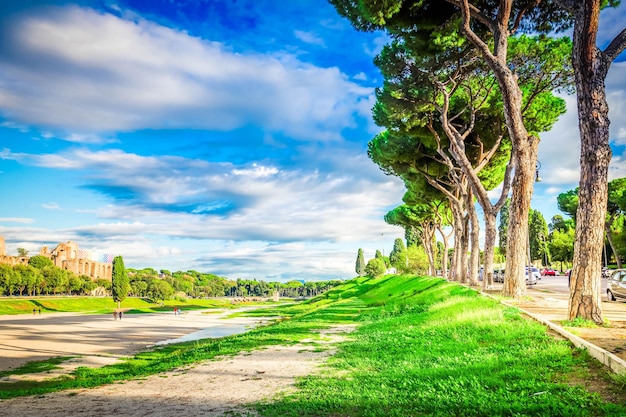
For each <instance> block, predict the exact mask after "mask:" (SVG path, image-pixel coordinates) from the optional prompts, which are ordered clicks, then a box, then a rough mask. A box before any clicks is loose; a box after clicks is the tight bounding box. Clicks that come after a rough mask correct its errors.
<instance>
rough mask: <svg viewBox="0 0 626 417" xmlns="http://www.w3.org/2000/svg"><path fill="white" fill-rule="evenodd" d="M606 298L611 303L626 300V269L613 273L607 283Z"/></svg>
mask: <svg viewBox="0 0 626 417" xmlns="http://www.w3.org/2000/svg"><path fill="white" fill-rule="evenodd" d="M606 298H608V300H609V301H617V299H618V298H622V299H624V300H626V269H617V270H615V271H613V273H612V274H611V276H610V277H609V279H608V281H607V283H606Z"/></svg>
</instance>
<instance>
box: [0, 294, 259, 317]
mask: <svg viewBox="0 0 626 417" xmlns="http://www.w3.org/2000/svg"><path fill="white" fill-rule="evenodd" d="M256 304H258V303H256ZM243 305H246V303H239V304H232V303H231V302H230V301H229V300H227V299H188V300H182V301H181V300H168V301H165V302H164V303H163V304H161V303H153V302H150V301H148V300H146V299H143V298H127V299H126V300H124V301H123V302H122V306H121V307H122V309H124V310H128V311H127V312H128V313H154V312H162V311H172V310H173V308H174V307H178V308H181V309H183V310H198V309H206V308H237V307H241V306H243ZM116 308H117V303H115V302H114V301H113V299H112V298H111V297H83V296H80V297H79V296H75V297H69V296H65V297H62V296H59V297H10V298H2V299H0V315H13V314H33V309H35V310H41V313H42V314H43V313H59V312H66V313H83V314H105V313H110V312H111V311H113V310H115V309H116Z"/></svg>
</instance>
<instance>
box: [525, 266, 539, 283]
mask: <svg viewBox="0 0 626 417" xmlns="http://www.w3.org/2000/svg"><path fill="white" fill-rule="evenodd" d="M526 270H528V267H526ZM530 270H531V272H532V274H533V276H534V277H535V281H539V280H540V279H541V272H539V268H536V267H534V266H531V267H530Z"/></svg>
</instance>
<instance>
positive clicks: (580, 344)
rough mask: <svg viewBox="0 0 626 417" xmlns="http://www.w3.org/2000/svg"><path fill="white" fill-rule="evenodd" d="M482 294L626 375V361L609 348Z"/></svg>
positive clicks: (611, 368) (517, 307)
mask: <svg viewBox="0 0 626 417" xmlns="http://www.w3.org/2000/svg"><path fill="white" fill-rule="evenodd" d="M480 294H482V295H485V296H487V297H489V298H492V299H494V300H496V301H499V302H500V304H504V305H505V306H508V307H514V308H516V309H518V310H520V311H521V312H522V313H523V314H525V315H526V316H528V317H530V318H532V319H533V320H537V321H538V322H539V323H542V324H545V325H546V326H548V327H549V328H550V329H552V330H554V331H555V332H557V333H558V334H560V335H561V336H563V337H565V338H566V339H568V340H569V341H570V342H572V344H573V345H574V346H576V347H577V348H583V349H586V350H587V352H588V353H589V355H591V356H592V357H594V358H595V359H597V360H598V361H600V363H602V364H603V365H604V366H606V367H608V368H609V369H610V370H611V371H613V372H614V373H616V374H624V375H626V361H624V360H622V359H620V358H619V357H617V356H616V355H614V354H612V353H611V352H609V351H607V350H604V349H602V348H601V347H599V346H596V345H594V344H593V343H590V342H588V341H587V340H585V339H583V338H581V337H578V336H576V335H575V334H573V333H570V332H568V331H567V330H565V329H564V328H562V327H561V326H559V325H557V324H554V323H552V322H551V321H550V320H546V319H544V318H542V317H541V316H539V315H537V314H534V313H531V312H529V311H526V310H524V309H523V308H521V307H519V306H517V305H515V304H511V303H508V302H506V301H504V300H500V299H498V298H496V297H494V296H493V295H491V294H487V293H485V292H482V291H480Z"/></svg>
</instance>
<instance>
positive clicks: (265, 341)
mask: <svg viewBox="0 0 626 417" xmlns="http://www.w3.org/2000/svg"><path fill="white" fill-rule="evenodd" d="M254 313H255V314H262V315H271V314H279V315H281V316H282V317H283V318H284V319H283V320H281V321H280V322H278V323H276V324H273V325H270V326H266V327H262V328H257V329H254V330H252V331H250V332H248V333H246V334H243V335H236V336H230V337H226V338H222V339H218V340H203V341H199V342H190V343H184V344H178V345H169V346H165V347H162V348H159V349H156V350H154V351H152V352H146V353H142V354H139V355H137V356H136V357H134V358H133V359H130V360H128V361H125V362H121V363H118V364H115V365H111V366H106V367H103V368H99V369H86V368H81V369H79V370H78V371H76V372H75V374H73V375H71V376H70V377H66V378H63V379H59V380H55V381H45V382H39V383H33V382H22V383H19V384H0V397H2V398H8V397H13V396H18V395H27V394H41V393H45V392H50V391H55V390H59V389H66V388H74V387H89V386H96V385H100V384H104V383H110V382H114V381H117V380H124V379H129V378H136V377H141V376H145V375H150V374H155V373H159V372H162V371H165V370H169V369H173V368H175V367H178V366H181V365H185V364H189V363H193V362H198V361H202V360H206V359H210V358H213V357H216V356H220V355H228V354H232V353H236V352H240V351H242V350H250V349H256V348H262V347H266V346H271V345H277V344H292V343H297V342H298V341H299V340H302V339H304V338H310V337H312V336H314V335H315V333H314V330H315V329H320V328H323V327H327V326H332V325H334V324H345V323H358V324H359V325H360V326H359V327H358V329H357V331H356V332H354V333H352V334H351V337H350V340H348V341H346V342H343V343H341V344H340V346H339V349H338V352H337V354H336V355H335V356H333V357H332V358H331V359H330V361H329V363H328V364H327V366H326V368H325V372H324V373H323V374H320V375H313V376H308V377H305V378H302V379H300V380H299V381H298V387H299V388H300V389H299V390H298V391H297V392H295V393H293V394H290V395H287V396H284V397H281V398H278V399H274V400H272V401H269V402H267V403H262V404H253V405H251V406H252V407H254V408H255V409H256V411H257V412H258V413H259V414H260V415H261V416H385V417H387V416H626V395H624V394H623V393H624V391H625V387H626V377H625V376H614V375H611V374H609V373H608V372H607V371H605V370H604V369H603V368H599V371H598V367H597V363H596V362H594V360H593V359H591V358H590V357H589V356H588V355H587V354H586V353H585V352H584V351H581V350H578V349H574V348H573V347H572V346H571V345H570V344H569V343H568V342H566V341H562V340H557V339H555V338H553V337H552V336H550V335H549V334H547V333H546V329H545V327H544V326H542V325H540V324H538V323H536V322H534V321H531V320H529V319H526V318H524V317H523V316H522V315H521V314H520V312H519V311H518V310H517V309H514V308H510V307H505V306H503V305H501V304H499V303H498V302H497V301H495V300H492V299H488V298H485V297H482V296H480V295H479V294H477V293H476V292H475V291H473V290H471V289H468V288H465V287H461V286H459V285H457V284H454V283H449V282H446V281H445V280H442V279H438V278H425V277H415V276H388V277H383V278H379V279H369V278H358V279H354V280H351V281H349V282H346V283H345V284H343V285H341V286H339V287H336V288H334V289H332V290H331V291H329V292H327V293H325V294H323V295H322V296H320V297H318V298H315V299H312V300H308V301H306V302H303V303H299V304H295V305H289V306H278V307H272V308H271V309H269V310H267V311H266V310H263V311H258V310H257V311H255V312H254ZM590 387H595V388H598V387H599V388H600V389H601V391H602V394H603V395H599V394H598V393H593V392H590V391H589V389H588V388H590ZM609 398H610V401H609V400H608V399H609Z"/></svg>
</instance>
